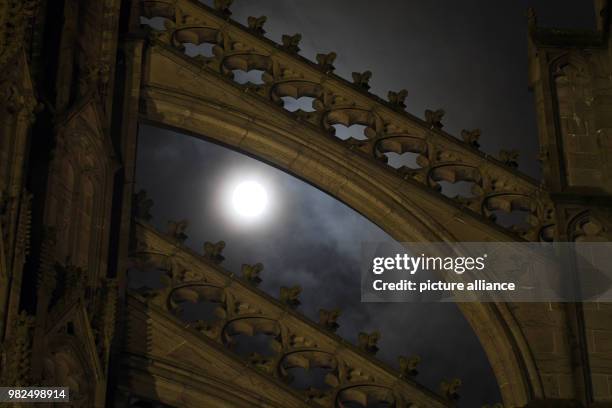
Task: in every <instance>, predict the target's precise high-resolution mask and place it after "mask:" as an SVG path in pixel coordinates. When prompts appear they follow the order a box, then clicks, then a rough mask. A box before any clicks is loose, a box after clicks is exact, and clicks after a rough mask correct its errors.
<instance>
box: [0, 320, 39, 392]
mask: <svg viewBox="0 0 612 408" xmlns="http://www.w3.org/2000/svg"><path fill="white" fill-rule="evenodd" d="M13 326H14V327H13V330H12V335H11V336H10V337H9V338H7V339H5V341H4V342H3V343H2V348H1V349H0V351H1V353H0V358H1V364H0V367H1V368H0V370H1V371H0V382H1V383H2V384H3V385H4V386H16V387H20V386H21V387H25V386H30V385H31V384H32V382H31V367H32V365H31V358H32V336H33V334H34V317H32V316H30V315H28V314H27V313H26V312H24V311H22V312H21V313H20V314H19V315H18V316H17V318H16V319H15V320H14V323H13Z"/></svg>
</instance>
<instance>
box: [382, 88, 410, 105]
mask: <svg viewBox="0 0 612 408" xmlns="http://www.w3.org/2000/svg"><path fill="white" fill-rule="evenodd" d="M407 96H408V91H407V90H405V89H402V90H401V91H399V92H393V91H389V93H388V94H387V97H388V99H389V103H391V105H392V106H393V107H394V108H400V109H405V108H406V104H405V103H404V102H405V101H406V97H407Z"/></svg>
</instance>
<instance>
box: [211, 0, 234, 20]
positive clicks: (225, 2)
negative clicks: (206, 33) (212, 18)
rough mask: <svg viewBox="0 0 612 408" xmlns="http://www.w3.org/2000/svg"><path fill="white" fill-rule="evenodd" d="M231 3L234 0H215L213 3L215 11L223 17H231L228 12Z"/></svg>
mask: <svg viewBox="0 0 612 408" xmlns="http://www.w3.org/2000/svg"><path fill="white" fill-rule="evenodd" d="M233 2H234V0H215V2H214V7H215V10H217V11H218V12H220V13H221V14H223V15H224V16H226V17H229V16H231V15H232V12H231V11H230V6H231V5H232V3H233Z"/></svg>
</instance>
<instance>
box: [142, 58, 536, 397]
mask: <svg viewBox="0 0 612 408" xmlns="http://www.w3.org/2000/svg"><path fill="white" fill-rule="evenodd" d="M148 63H149V64H155V63H156V62H155V61H154V60H149V61H148ZM198 75H200V76H202V75H205V74H203V73H202V72H201V71H200V72H199V73H198ZM148 81H149V83H145V84H143V90H142V93H141V97H142V103H141V122H144V123H148V124H151V125H154V126H158V127H164V128H168V129H173V130H176V131H179V132H181V133H186V134H189V135H191V136H194V137H197V138H202V139H205V140H209V141H213V142H215V143H217V144H220V145H224V146H226V147H229V148H231V149H233V150H237V151H239V152H242V153H245V154H247V155H249V156H251V157H254V158H256V159H258V160H260V161H263V162H266V163H268V164H271V165H273V166H275V167H277V168H279V169H281V170H284V171H286V172H288V173H290V174H292V175H294V176H295V177H297V178H299V179H301V180H304V181H305V182H307V183H309V184H311V185H313V186H315V187H316V188H318V189H320V190H322V191H324V192H326V193H327V194H329V195H331V196H332V197H334V198H335V199H337V200H339V201H341V202H343V203H345V204H346V205H348V206H349V207H351V208H353V209H354V210H355V211H357V212H359V213H360V214H362V215H363V216H364V217H366V218H368V219H369V220H370V221H372V222H373V223H375V224H376V225H378V226H379V227H380V228H381V229H383V230H384V231H386V232H387V233H388V234H389V235H390V236H392V237H393V238H394V239H395V240H397V241H398V242H447V243H450V242H455V241H461V240H481V241H484V240H500V241H507V240H514V239H515V238H513V237H510V236H509V235H507V234H506V233H504V232H502V230H501V229H500V228H496V227H495V226H493V225H492V224H487V223H483V222H482V221H478V220H476V219H475V218H474V219H472V218H470V217H471V216H470V214H468V213H465V212H461V211H460V210H459V209H458V208H456V207H453V206H452V205H451V204H450V203H447V202H446V201H445V200H444V199H441V198H439V197H437V196H434V195H433V193H431V192H428V191H426V189H423V187H421V186H419V185H418V184H417V183H416V182H414V183H413V182H411V181H410V180H404V179H402V178H401V177H399V176H398V175H397V174H396V173H394V172H392V171H390V170H389V169H388V168H387V167H386V166H385V165H384V164H383V163H376V162H372V161H371V160H367V159H366V158H364V157H360V155H358V154H356V153H355V152H351V151H347V149H346V148H345V147H344V146H343V145H342V143H340V142H339V141H337V140H334V139H333V138H329V137H328V136H327V135H325V134H322V133H321V132H320V131H317V130H315V129H313V128H312V127H309V126H308V125H307V124H296V122H295V120H294V119H293V118H292V117H290V116H289V115H282V114H281V115H279V114H278V111H274V112H262V111H265V110H267V109H268V107H267V106H266V105H265V104H263V105H262V104H257V107H256V108H257V109H258V110H259V111H258V112H254V111H249V109H252V108H253V105H254V104H253V103H249V102H247V103H245V102H244V98H245V96H244V93H243V92H242V91H240V90H239V89H237V88H234V89H233V90H232V89H227V88H223V89H224V91H225V93H224V94H223V99H216V98H218V97H219V94H218V93H217V94H216V95H214V93H216V92H218V90H211V93H213V94H211V95H197V94H193V93H192V92H191V90H190V89H189V90H188V89H177V88H174V89H173V88H172V87H173V86H175V85H174V84H166V85H165V86H162V84H160V83H159V82H155V81H154V80H151V78H149V79H148ZM166 83H167V81H166ZM202 92H203V93H206V92H208V91H207V90H203V91H202ZM249 105H250V107H249ZM271 108H272V107H270V109H271ZM432 203H433V204H432ZM425 205H428V206H431V207H427V208H425ZM436 206H439V207H444V206H447V207H444V211H446V212H447V213H450V214H455V216H454V217H455V218H454V220H455V221H457V222H458V223H459V224H457V225H455V226H451V225H449V224H450V222H449V223H447V222H441V221H438V220H436V214H434V212H435V210H436ZM458 225H461V228H458ZM470 228H473V230H471V231H473V232H474V231H477V232H476V234H478V235H472V237H478V238H479V239H473V238H472V239H470V237H469V236H466V235H464V234H465V233H466V231H468V230H470ZM459 307H460V309H461V310H462V312H463V313H464V315H465V317H466V319H467V320H468V322H469V323H470V324H471V325H472V327H473V328H474V330H475V332H476V334H477V336H478V337H479V339H480V341H481V343H482V345H483V348H484V350H485V352H486V354H487V356H488V358H489V361H490V363H491V366H492V368H493V371H494V373H495V375H496V377H497V380H498V384H499V387H500V390H501V393H502V397H503V399H504V403H505V405H506V406H509V407H513V406H523V405H525V404H526V403H527V402H528V401H530V400H531V399H533V398H539V397H543V391H542V389H543V387H542V381H541V379H540V378H539V375H538V372H537V368H536V365H535V362H534V359H533V356H532V355H531V352H530V349H529V346H528V345H527V341H526V339H525V337H524V335H523V333H522V331H521V329H520V328H519V326H518V325H517V323H516V321H515V319H514V316H513V315H512V312H511V311H510V309H509V308H508V306H507V305H506V304H492V303H479V304H461V305H459Z"/></svg>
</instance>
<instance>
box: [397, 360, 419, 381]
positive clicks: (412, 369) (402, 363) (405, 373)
mask: <svg viewBox="0 0 612 408" xmlns="http://www.w3.org/2000/svg"><path fill="white" fill-rule="evenodd" d="M398 361H399V367H400V373H401V376H402V377H404V378H408V377H414V376H416V375H417V374H418V373H419V371H418V367H419V364H420V363H421V357H419V356H411V357H405V356H400V357H399V358H398Z"/></svg>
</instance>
